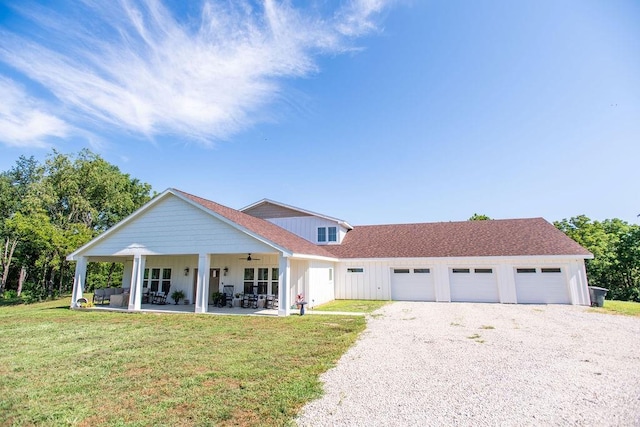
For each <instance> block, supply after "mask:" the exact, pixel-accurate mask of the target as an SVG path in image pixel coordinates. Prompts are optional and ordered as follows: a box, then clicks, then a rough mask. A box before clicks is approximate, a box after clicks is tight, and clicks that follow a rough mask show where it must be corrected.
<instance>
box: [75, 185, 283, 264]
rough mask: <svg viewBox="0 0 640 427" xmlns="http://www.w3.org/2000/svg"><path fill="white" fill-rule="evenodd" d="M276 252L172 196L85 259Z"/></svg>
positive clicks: (97, 245)
mask: <svg viewBox="0 0 640 427" xmlns="http://www.w3.org/2000/svg"><path fill="white" fill-rule="evenodd" d="M259 252H273V248H271V247H270V246H268V245H266V244H264V243H262V242H260V241H259V240H256V239H254V238H253V237H251V236H249V235H247V234H245V233H243V232H241V231H239V230H237V229H235V228H233V227H232V226H230V225H228V224H226V223H225V222H223V221H221V220H218V219H217V218H215V217H213V216H212V215H209V214H207V213H206V212H203V211H202V210H201V209H199V208H197V207H194V206H192V205H190V204H189V203H187V202H185V201H183V200H181V199H179V198H177V197H175V196H173V195H171V196H169V197H167V198H165V199H164V200H161V201H159V202H158V204H157V205H156V206H155V207H154V208H153V209H149V210H148V211H146V212H143V213H142V214H141V215H139V216H138V217H136V218H134V219H132V220H131V221H130V222H129V223H126V224H124V225H123V226H122V227H121V228H120V229H117V230H114V231H113V232H112V233H111V234H110V235H108V236H106V237H105V238H104V239H102V240H98V241H96V243H95V244H93V245H92V246H91V247H89V248H87V249H86V250H85V251H84V252H83V255H85V256H100V255H119V256H122V255H132V254H142V255H153V254H196V253H259Z"/></svg>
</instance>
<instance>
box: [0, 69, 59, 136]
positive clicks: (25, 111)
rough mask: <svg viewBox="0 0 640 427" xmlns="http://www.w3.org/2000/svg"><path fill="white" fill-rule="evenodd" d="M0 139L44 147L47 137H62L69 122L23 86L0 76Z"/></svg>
mask: <svg viewBox="0 0 640 427" xmlns="http://www.w3.org/2000/svg"><path fill="white" fill-rule="evenodd" d="M0 99H1V100H2V101H1V102H0V142H1V143H4V144H6V145H9V146H16V147H46V146H48V142H49V140H50V138H51V137H60V138H64V137H66V136H67V135H68V134H69V131H70V127H69V125H68V124H67V123H66V122H65V121H64V120H61V119H60V118H58V117H56V116H55V115H54V114H52V113H50V112H48V106H46V105H45V104H43V103H42V102H40V101H37V100H35V99H33V98H32V97H30V96H28V95H27V93H26V92H25V90H24V88H23V87H22V86H20V85H18V84H17V83H15V82H14V81H12V80H9V79H7V78H3V77H1V76H0Z"/></svg>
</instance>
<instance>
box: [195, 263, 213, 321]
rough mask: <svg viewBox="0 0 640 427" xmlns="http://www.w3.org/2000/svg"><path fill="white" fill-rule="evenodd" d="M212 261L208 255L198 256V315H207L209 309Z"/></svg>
mask: <svg viewBox="0 0 640 427" xmlns="http://www.w3.org/2000/svg"><path fill="white" fill-rule="evenodd" d="M210 268H211V259H210V258H209V255H208V254H200V255H199V256H198V279H197V280H198V282H197V284H196V313H206V312H207V310H208V309H209V269H210Z"/></svg>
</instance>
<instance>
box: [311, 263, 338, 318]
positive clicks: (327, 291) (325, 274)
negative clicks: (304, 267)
mask: <svg viewBox="0 0 640 427" xmlns="http://www.w3.org/2000/svg"><path fill="white" fill-rule="evenodd" d="M309 283H310V284H311V286H309V294H308V295H306V296H305V298H306V300H307V302H308V303H309V307H315V306H317V305H320V304H324V303H326V302H329V301H333V300H334V299H336V298H335V267H334V264H333V263H331V262H320V261H311V262H310V263H309Z"/></svg>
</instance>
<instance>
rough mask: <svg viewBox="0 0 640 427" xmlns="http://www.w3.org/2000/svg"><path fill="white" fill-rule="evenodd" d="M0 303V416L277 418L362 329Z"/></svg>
mask: <svg viewBox="0 0 640 427" xmlns="http://www.w3.org/2000/svg"><path fill="white" fill-rule="evenodd" d="M68 305H69V300H68V299H66V300H58V301H49V302H45V303H39V304H33V305H27V306H24V305H21V306H13V307H0V348H2V351H1V352H0V414H2V417H0V418H1V419H0V425H1V426H5V425H6V426H8V425H11V426H27V425H29V426H30V425H45V426H47V425H49V426H54V425H55V426H64V425H69V426H71V425H73V426H94V425H98V426H100V425H113V426H116V425H118V426H121V425H128V426H143V425H145V426H146V425H158V426H163V425H164V426H180V425H202V426H205V425H216V426H218V425H219V426H230V425H234V426H249V425H264V426H281V425H287V424H290V423H291V420H292V419H293V418H294V417H295V415H296V414H297V412H298V411H299V409H300V408H301V407H302V406H303V405H304V403H306V402H307V401H309V400H310V399H313V398H316V397H318V396H319V395H320V394H321V392H322V388H321V384H320V382H319V380H318V376H319V375H320V374H321V373H322V372H324V371H326V370H327V369H329V368H330V367H332V366H333V365H334V364H335V362H336V361H337V360H338V358H339V357H340V356H341V355H342V354H343V353H344V351H345V350H346V349H347V348H348V347H350V346H351V345H352V344H353V342H354V341H355V339H356V337H357V336H358V334H359V333H360V332H361V331H363V330H364V328H365V318H364V317H358V316H322V315H314V316H304V317H300V316H291V317H288V318H274V317H249V316H242V317H240V316H209V315H194V314H171V315H170V314H161V315H158V314H127V313H114V312H98V311H80V310H69V309H68Z"/></svg>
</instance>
